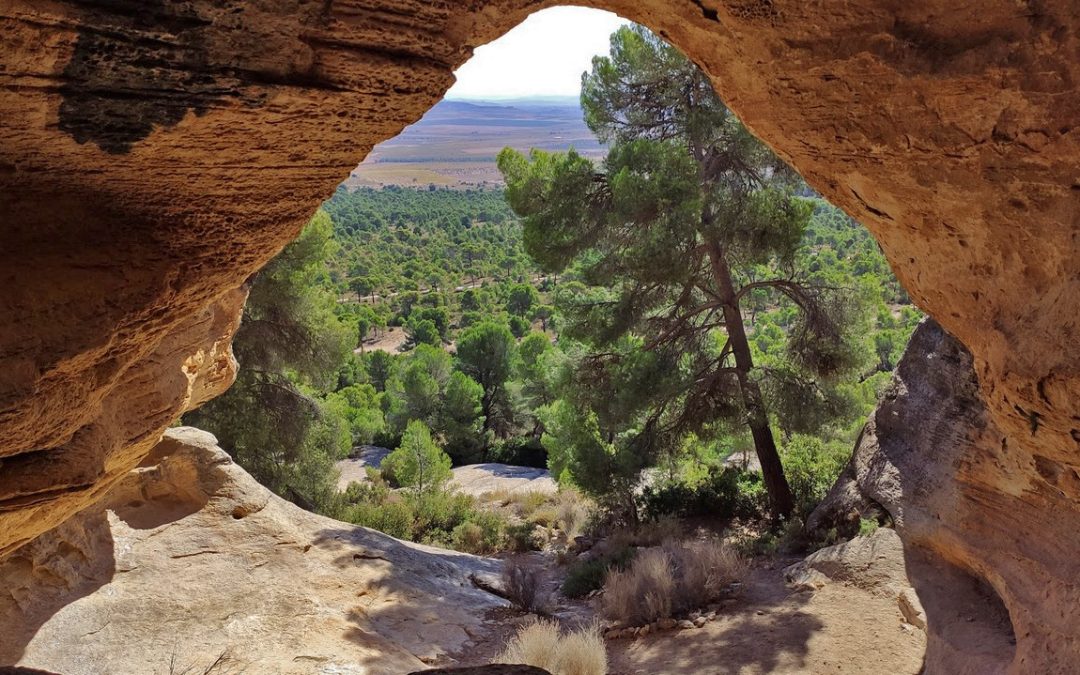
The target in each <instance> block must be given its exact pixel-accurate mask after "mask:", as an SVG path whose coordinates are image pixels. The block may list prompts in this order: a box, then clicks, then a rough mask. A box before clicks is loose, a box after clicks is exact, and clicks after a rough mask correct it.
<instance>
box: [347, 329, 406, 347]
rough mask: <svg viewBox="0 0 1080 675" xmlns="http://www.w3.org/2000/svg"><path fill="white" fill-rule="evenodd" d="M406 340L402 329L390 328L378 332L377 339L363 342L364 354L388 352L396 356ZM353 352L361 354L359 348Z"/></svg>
mask: <svg viewBox="0 0 1080 675" xmlns="http://www.w3.org/2000/svg"><path fill="white" fill-rule="evenodd" d="M408 339H409V336H407V335H406V334H405V329H404V328H401V327H400V326H391V327H390V328H387V329H385V330H382V331H380V332H379V337H378V338H376V339H368V340H364V352H389V353H391V354H398V353H400V352H401V348H402V346H403V345H404V344H405V342H406V341H407V340H408ZM353 351H354V352H356V353H357V354H360V353H362V352H361V351H360V348H359V347H357V348H356V349H354V350H353Z"/></svg>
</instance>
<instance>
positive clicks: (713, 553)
mask: <svg viewBox="0 0 1080 675" xmlns="http://www.w3.org/2000/svg"><path fill="white" fill-rule="evenodd" d="M665 548H666V549H667V551H668V553H669V555H670V556H671V559H672V561H673V562H674V565H675V577H676V579H677V581H678V583H677V585H676V589H675V597H674V599H673V603H672V605H673V609H674V611H675V612H676V613H686V612H689V611H691V610H693V609H696V608H698V607H701V606H702V605H706V604H708V603H710V602H712V601H714V600H716V599H717V598H719V597H720V596H721V595H722V594H723V593H724V591H726V590H727V589H728V588H729V587H730V586H731V584H732V583H733V582H736V581H739V580H740V579H742V578H743V577H744V576H746V572H747V563H746V560H745V559H744V558H743V557H742V556H740V555H739V554H738V553H737V552H736V551H735V549H734V548H732V547H731V546H728V545H727V544H724V543H722V542H719V541H716V540H715V539H710V540H706V541H692V542H685V543H683V544H679V545H674V546H673V545H670V544H668V545H667V546H665Z"/></svg>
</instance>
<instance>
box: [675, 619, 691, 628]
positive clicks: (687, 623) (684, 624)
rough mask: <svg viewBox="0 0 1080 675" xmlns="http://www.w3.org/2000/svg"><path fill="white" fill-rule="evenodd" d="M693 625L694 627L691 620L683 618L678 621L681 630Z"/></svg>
mask: <svg viewBox="0 0 1080 675" xmlns="http://www.w3.org/2000/svg"><path fill="white" fill-rule="evenodd" d="M693 627H694V622H693V621H689V620H687V619H683V620H682V621H680V622H679V628H682V629H683V630H685V629H687V628H693Z"/></svg>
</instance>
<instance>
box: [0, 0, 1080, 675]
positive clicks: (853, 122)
mask: <svg viewBox="0 0 1080 675" xmlns="http://www.w3.org/2000/svg"><path fill="white" fill-rule="evenodd" d="M551 4H555V0H472V1H470V2H448V1H443V0H431V1H420V0H333V1H324V0H298V1H296V2H278V1H273V0H270V1H266V2H254V1H253V0H189V1H187V2H182V3H178V2H165V1H164V0H150V1H145V2H135V1H134V0H77V1H76V0H53V1H51V2H36V1H33V0H8V1H7V2H4V3H2V4H0V35H2V36H3V44H4V49H3V50H2V52H0V114H2V116H3V120H4V123H3V124H2V125H0V213H3V214H4V224H3V228H2V231H0V270H2V272H0V277H2V280H3V283H0V308H2V310H3V312H2V313H3V319H4V320H3V321H2V322H0V439H2V441H0V461H2V462H3V464H2V467H0V555H3V554H6V553H10V552H11V551H13V550H14V549H15V548H17V547H18V546H20V545H21V544H24V543H26V542H27V541H30V540H31V539H33V538H34V537H35V536H37V535H38V534H40V533H42V532H45V531H47V530H49V529H52V528H53V527H55V526H56V525H57V524H58V523H60V522H62V521H63V520H64V519H65V518H67V517H68V516H70V515H71V514H73V513H75V512H76V511H78V510H80V509H82V508H84V507H85V506H86V505H87V504H89V503H92V502H93V501H94V500H95V499H97V498H99V497H100V496H101V495H102V494H103V493H104V492H105V491H106V489H107V488H108V486H109V485H110V484H112V483H114V482H115V481H117V480H119V479H120V478H121V477H123V476H124V475H125V474H126V472H127V471H128V470H129V469H131V468H132V467H134V466H135V465H136V464H138V463H139V461H140V460H141V458H142V457H143V456H145V454H146V453H147V452H148V451H149V449H150V448H151V447H153V445H154V443H155V442H156V441H157V439H158V438H159V437H160V434H161V433H162V431H163V429H164V428H165V427H166V426H167V425H168V424H169V423H170V422H172V420H174V419H175V418H176V416H177V415H178V414H179V413H181V412H182V411H183V410H185V409H187V408H190V407H191V406H192V405H194V404H196V403H197V402H198V400H199V399H200V398H202V397H204V396H210V395H212V394H213V393H215V392H216V391H220V389H221V388H223V387H224V386H225V385H226V384H227V383H228V381H229V379H230V366H231V364H230V359H229V357H228V356H227V349H226V345H227V342H228V335H229V333H230V330H231V327H232V326H233V325H234V323H235V319H236V316H237V313H238V311H239V300H238V298H239V295H238V293H237V291H235V289H237V288H239V287H241V285H242V284H243V282H244V280H245V279H246V278H248V276H249V275H251V274H252V273H253V272H254V271H255V270H257V269H258V268H259V267H260V266H261V265H262V264H264V263H265V262H266V261H267V260H268V259H269V258H270V257H271V256H272V255H273V254H274V253H275V252H276V251H278V250H279V249H280V248H281V246H282V245H283V244H284V243H285V242H286V241H288V240H289V239H290V238H291V237H293V236H295V234H296V233H297V232H298V231H299V229H300V227H301V226H302V224H303V223H304V222H305V221H306V219H307V218H308V217H309V216H310V214H311V213H312V211H313V210H314V209H315V207H316V206H317V204H318V203H319V202H320V200H322V199H323V198H325V197H326V196H328V195H329V194H330V193H331V191H332V190H333V188H334V186H335V185H336V184H337V183H338V182H339V181H340V180H342V179H343V178H345V177H346V176H347V175H348V173H349V171H350V169H351V168H352V167H354V166H355V165H356V164H357V162H359V161H360V160H361V159H362V158H363V156H364V155H365V154H366V153H367V152H368V151H369V149H370V148H371V147H372V146H373V144H374V143H376V142H378V141H381V140H384V139H386V138H388V137H390V136H392V135H393V134H394V133H396V132H397V131H398V130H400V129H401V128H402V127H403V125H405V124H406V123H409V122H412V121H414V120H416V119H417V118H418V117H419V116H420V115H421V114H422V113H423V112H424V111H425V110H426V109H427V108H429V107H430V106H431V105H432V104H433V103H434V102H435V101H436V100H437V99H438V98H439V97H440V96H441V95H442V94H443V92H445V90H446V89H447V87H448V86H449V85H450V83H451V81H452V75H451V71H452V70H453V68H455V67H456V66H458V65H459V64H461V63H462V62H463V61H464V60H465V59H467V58H468V56H469V55H470V54H471V51H472V49H473V48H474V47H476V46H477V45H481V44H483V43H485V42H487V41H489V40H491V39H494V38H495V37H497V36H499V35H500V34H502V33H504V32H505V31H506V30H508V29H509V28H510V27H511V26H513V25H515V24H516V23H517V22H519V21H520V20H522V19H523V18H524V17H525V16H526V15H527V14H528V13H529V12H531V11H534V10H536V9H539V8H542V7H545V6H548V5H551ZM582 4H587V5H593V6H598V7H603V8H607V9H611V10H614V11H617V12H620V13H622V14H623V15H624V16H627V17H629V18H631V19H634V20H637V21H640V22H642V23H645V24H647V25H649V26H650V27H652V28H653V29H655V30H656V31H658V32H659V33H660V34H661V35H663V36H665V37H666V38H668V39H669V40H671V41H672V42H673V43H675V44H676V45H678V46H679V47H681V48H682V49H684V50H685V51H686V52H687V53H688V54H689V55H690V56H691V57H692V58H693V59H694V61H696V62H697V63H699V64H700V65H701V66H702V67H703V68H704V69H705V70H706V71H707V72H708V73H709V74H710V76H711V77H712V79H713V81H714V82H715V84H716V85H717V88H718V90H719V91H720V92H721V94H722V95H723V97H724V98H725V100H727V101H728V102H729V103H730V105H731V106H732V108H733V109H734V110H735V111H736V112H737V113H738V114H739V115H740V116H741V117H742V118H743V119H744V120H746V121H747V123H748V124H749V126H750V127H751V128H752V129H753V130H754V131H755V132H757V133H758V134H759V135H761V136H762V137H763V138H764V139H765V140H766V141H767V142H769V143H770V144H771V145H772V146H773V147H774V148H775V149H776V150H777V151H778V152H779V153H780V154H781V155H783V156H784V157H785V158H786V159H788V160H789V161H790V162H791V163H792V164H793V165H794V166H795V167H796V168H797V169H799V170H800V171H801V172H802V173H803V174H804V175H805V176H806V177H807V179H808V180H809V181H810V183H811V184H812V185H813V186H814V187H816V188H817V189H818V190H820V191H821V192H822V193H823V194H824V195H826V196H827V197H828V198H829V199H831V200H832V201H834V202H835V203H837V204H839V205H840V206H842V207H843V208H844V209H845V210H847V211H848V212H849V213H851V214H852V215H854V216H855V217H857V218H858V219H859V220H860V221H862V222H864V223H865V224H866V225H867V226H868V227H869V228H870V229H871V230H872V231H873V233H874V235H875V236H876V237H877V239H878V241H879V242H880V243H881V246H882V248H883V250H884V251H885V254H886V255H887V256H888V258H889V260H890V262H891V264H892V266H893V268H894V270H895V271H896V273H897V275H898V276H899V278H900V279H901V281H902V282H903V283H904V285H905V286H906V287H907V288H908V290H909V291H910V292H911V295H912V297H913V298H914V300H915V301H916V302H917V303H918V304H919V306H920V307H922V308H923V309H924V310H926V311H927V312H929V313H930V314H931V315H933V316H934V317H936V318H937V319H938V320H939V321H940V322H941V325H943V326H944V327H945V328H946V329H947V330H948V331H949V332H950V333H951V334H952V335H954V336H955V337H956V338H957V339H958V340H959V342H960V343H962V344H963V345H964V346H965V347H966V349H967V352H965V354H970V363H969V364H968V367H969V368H970V370H971V371H973V373H974V375H975V377H976V378H977V382H978V389H977V390H976V389H975V388H974V380H971V382H970V383H971V385H972V387H971V388H970V390H965V391H963V392H958V393H960V394H962V395H964V396H969V397H974V398H973V399H970V400H968V399H965V400H964V402H963V403H955V402H951V401H945V402H942V400H941V399H938V403H939V405H938V410H941V409H947V410H953V411H955V412H957V413H958V414H964V415H970V416H969V417H964V418H961V419H959V420H958V421H957V422H954V423H953V424H954V425H955V424H960V425H961V426H963V427H964V431H962V432H954V431H950V430H949V429H959V428H960V427H957V426H948V425H944V424H942V425H938V426H937V427H935V428H937V429H938V430H939V433H940V434H941V435H940V436H939V437H936V438H926V439H923V440H925V441H926V442H925V443H924V442H921V441H920V442H919V443H914V442H913V443H912V445H911V448H912V450H911V452H912V453H913V454H915V455H916V459H912V460H911V461H909V462H908V465H909V466H911V467H912V468H911V473H908V474H904V475H905V476H907V477H908V478H905V482H904V483H903V488H904V489H903V492H902V493H901V494H898V495H897V498H898V499H899V501H900V502H901V503H903V502H905V501H907V500H909V499H915V500H919V499H923V498H922V495H923V494H924V493H927V494H937V495H943V494H949V495H953V498H954V501H953V502H949V503H945V502H944V501H941V502H935V503H936V504H937V505H938V506H942V507H944V508H945V510H944V511H937V512H936V513H935V517H936V515H937V514H949V513H952V511H949V509H953V508H956V509H957V510H958V511H960V512H963V513H965V514H967V515H968V516H970V517H971V520H970V521H969V524H968V525H966V526H965V528H966V530H967V533H975V532H980V531H983V530H985V531H986V532H991V533H992V536H989V537H988V538H987V539H986V540H985V541H984V542H983V544H984V545H986V546H989V545H990V544H991V542H992V545H993V546H994V550H993V551H986V552H981V553H980V552H978V551H971V550H968V549H969V547H970V545H971V544H970V542H969V540H968V538H967V537H969V536H970V534H966V533H965V530H963V529H959V530H956V531H954V529H950V528H947V527H946V528H943V529H942V530H941V531H940V532H938V537H937V540H938V543H939V548H940V549H948V550H949V551H950V554H949V555H948V556H946V557H947V558H948V559H949V560H950V561H951V562H952V563H956V564H957V565H959V566H960V567H964V568H970V569H974V570H975V571H977V572H978V574H977V576H978V577H979V578H981V579H986V580H988V581H989V582H991V583H992V584H993V585H994V587H995V588H997V589H998V591H999V592H1000V594H1001V595H1002V597H1003V598H1004V599H1005V600H1006V604H1007V605H1008V607H1009V610H1010V612H1011V614H1012V617H1013V622H1014V624H1015V625H1017V626H1018V627H1019V626H1024V630H1018V631H1017V636H1018V638H1017V639H1018V643H1017V645H1016V661H1015V662H1014V664H1013V666H1012V667H1013V668H1014V669H1015V670H1018V671H1029V672H1030V671H1033V670H1034V671H1038V670H1040V669H1041V670H1042V671H1043V672H1048V671H1049V670H1051V669H1053V668H1056V667H1060V665H1061V664H1062V663H1066V662H1068V660H1069V658H1072V659H1073V662H1075V659H1076V658H1077V657H1078V656H1080V629H1078V628H1077V626H1078V625H1080V623H1077V622H1075V621H1072V620H1071V617H1072V612H1073V610H1072V607H1075V606H1077V603H1076V602H1075V600H1076V594H1077V589H1076V587H1075V586H1073V585H1072V583H1071V582H1070V581H1069V579H1070V578H1071V575H1069V574H1067V573H1066V571H1065V570H1064V568H1065V567H1067V565H1068V562H1067V561H1071V560H1073V559H1075V558H1076V553H1077V551H1078V547H1077V543H1078V542H1077V538H1076V537H1077V535H1076V534H1075V532H1077V531H1080V528H1078V527H1077V524H1078V523H1080V519H1078V517H1077V516H1078V515H1080V514H1078V513H1077V504H1078V503H1080V478H1078V475H1080V473H1078V470H1080V360H1078V357H1077V355H1076V350H1075V346H1076V344H1077V342H1078V330H1080V324H1078V322H1077V317H1078V316H1080V256H1077V255H1076V252H1077V242H1076V236H1077V232H1078V231H1080V227H1078V225H1080V208H1078V201H1080V178H1078V176H1077V172H1076V158H1077V156H1080V90H1078V88H1077V85H1076V82H1077V81H1078V79H1080V15H1077V13H1076V11H1075V3H1074V2H1073V0H1043V1H1040V2H1026V3H1025V2H1021V3H1019V4H1018V3H1017V2H1014V1H1013V0H985V1H984V2H978V3H960V4H957V3H953V2H948V1H946V0H928V1H926V2H917V3H896V2H890V1H886V0H851V1H849V2H845V3H843V6H842V9H838V8H836V7H833V6H830V5H828V4H821V3H807V2H799V1H796V0H771V1H768V2H766V1H764V0H762V1H760V2H759V1H754V0H708V1H700V0H699V1H697V2H682V3H672V2H668V1H666V0H587V1H585V2H583V3H582ZM965 358H968V357H965ZM938 393H939V394H940V395H941V396H947V395H949V394H950V393H952V392H949V391H948V390H947V388H942V389H941V390H940V391H939V392H938ZM978 399H981V400H982V401H983V402H985V405H983V404H977V403H975V402H974V401H977V400H978ZM976 408H977V410H978V413H977V414H975V413H974V412H973V411H974V410H975V409H976ZM928 412H931V413H933V412H935V411H928ZM939 418H940V415H938V416H937V417H935V419H939ZM912 421H913V424H914V426H913V427H912V428H914V429H923V428H924V425H922V424H921V422H919V421H918V420H912ZM976 422H977V423H978V424H980V425H982V426H980V427H975V428H974V429H969V428H967V427H966V425H967V424H968V423H976ZM969 432H970V433H969ZM919 453H927V454H925V455H923V454H919ZM939 455H947V456H949V457H950V458H951V459H952V461H951V462H943V461H938V459H937V457H938V456H939ZM920 463H924V464H925V465H926V466H932V467H933V468H934V470H935V471H936V472H937V473H935V474H933V475H931V474H930V472H928V471H920V470H919V469H918V468H917V466H918V465H919V464H920ZM921 480H925V481H926V482H925V483H920V482H919V481H921ZM941 499H944V497H942V498H941ZM916 512H917V511H911V510H908V511H907V513H908V516H909V521H910V520H914V521H916V522H922V521H921V519H920V518H918V517H916V518H913V519H912V518H911V517H910V516H911V514H913V513H916ZM920 513H921V512H920ZM927 517H928V518H929V516H927ZM943 517H947V518H949V519H951V518H952V516H947V515H946V516H943ZM929 522H930V521H926V523H924V524H925V527H927V528H929ZM959 527H960V526H957V528H959ZM898 531H899V532H900V533H901V536H902V537H905V539H907V537H909V536H922V535H919V534H917V533H921V532H923V530H921V529H920V528H919V527H915V526H913V525H912V524H911V522H909V523H908V525H907V526H906V527H898ZM927 536H929V535H927ZM949 539H955V540H956V541H953V542H947V540H949ZM965 542H967V543H965ZM912 543H913V544H914V543H918V542H916V541H914V540H913V541H912ZM974 561H978V565H974V564H973V563H974ZM999 566H1004V567H1003V568H1002V569H999ZM1010 568H1011V569H1012V570H1013V572H1015V573H1013V572H1007V571H1004V570H1008V569H1010ZM1019 568H1030V574H1028V575H1024V574H1020V573H1019V572H1018V571H1017V570H1018V569H1019ZM927 609H928V611H929V612H930V613H931V614H933V612H932V611H931V610H930V608H929V607H928V608H927ZM934 630H935V628H934V621H933V617H932V616H931V631H932V632H933V631H934ZM1025 631H1027V632H1025ZM943 639H946V638H943Z"/></svg>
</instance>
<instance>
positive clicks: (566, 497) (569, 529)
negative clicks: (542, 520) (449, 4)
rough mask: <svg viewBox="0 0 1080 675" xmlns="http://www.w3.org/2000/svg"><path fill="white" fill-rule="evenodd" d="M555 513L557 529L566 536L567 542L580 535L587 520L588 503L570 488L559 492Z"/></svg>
mask: <svg viewBox="0 0 1080 675" xmlns="http://www.w3.org/2000/svg"><path fill="white" fill-rule="evenodd" d="M556 500H557V501H556V505H555V513H556V520H557V521H558V523H559V529H560V530H562V531H563V533H565V534H566V540H567V541H573V540H574V537H576V536H578V535H579V534H581V530H582V529H583V528H584V527H585V521H587V520H588V519H589V510H590V506H589V501H588V500H587V499H585V497H583V496H582V494H581V493H580V492H578V491H577V490H574V489H572V488H563V489H561V490H559V494H558V496H557V498H556Z"/></svg>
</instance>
